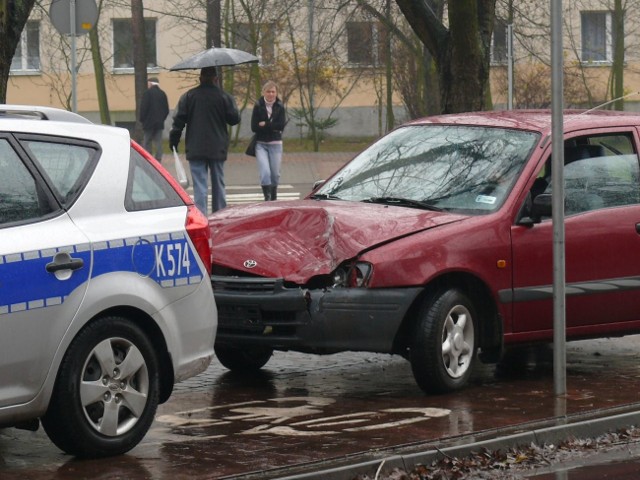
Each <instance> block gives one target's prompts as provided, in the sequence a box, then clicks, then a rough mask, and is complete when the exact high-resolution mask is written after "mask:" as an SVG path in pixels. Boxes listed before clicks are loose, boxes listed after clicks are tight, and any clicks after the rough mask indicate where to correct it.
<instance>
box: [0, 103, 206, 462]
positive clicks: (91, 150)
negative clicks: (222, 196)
mask: <svg viewBox="0 0 640 480" xmlns="http://www.w3.org/2000/svg"><path fill="white" fill-rule="evenodd" d="M210 268H211V237H210V233H209V228H208V224H207V219H206V218H205V217H204V216H203V215H202V214H201V213H200V212H199V211H198V210H197V208H196V207H195V206H194V204H193V201H192V200H191V198H190V197H189V196H188V195H187V193H186V192H185V191H184V190H183V189H182V188H181V187H180V186H179V185H178V184H177V182H176V181H175V180H174V179H173V178H172V177H171V176H170V174H169V173H168V172H167V171H166V170H165V169H164V168H163V167H162V166H161V165H160V164H159V163H157V162H156V161H155V160H154V159H153V158H152V157H151V156H150V155H149V154H148V153H147V152H146V151H144V149H142V148H141V147H140V146H139V145H137V144H136V143H135V142H133V141H131V140H130V137H129V133H128V132H127V130H125V129H121V128H115V127H107V126H101V125H94V124H92V123H90V122H88V121H87V120H85V119H84V118H83V117H81V116H79V115H76V114H73V113H71V112H66V111H63V110H57V109H51V108H41V107H27V106H22V107H21V106H13V105H12V106H9V105H0V352H2V353H1V354H0V427H19V428H20V427H21V428H29V429H36V428H38V426H39V423H42V425H43V427H44V429H45V431H46V433H47V435H48V436H49V438H50V439H51V440H52V441H53V442H54V443H55V444H56V445H57V446H58V447H59V448H60V449H62V450H63V451H65V452H67V453H70V454H73V455H76V456H79V457H103V456H109V455H116V454H121V453H124V452H126V451H128V450H130V449H131V448H133V447H134V446H136V445H137V444H138V442H140V440H141V439H142V438H143V437H144V435H145V434H146V432H147V431H148V429H149V427H150V425H151V423H152V421H153V419H154V415H155V412H156V409H157V406H158V404H159V403H163V402H165V401H166V400H167V399H168V398H169V396H170V394H171V392H172V389H173V385H174V383H176V382H179V381H181V380H184V379H186V378H189V377H192V376H194V375H196V374H198V373H200V372H202V371H203V370H205V369H206V368H207V366H208V365H209V363H210V361H211V359H212V357H213V344H214V339H215V331H216V326H217V311H216V305H215V302H214V298H213V293H212V289H211V283H210V279H209V276H210Z"/></svg>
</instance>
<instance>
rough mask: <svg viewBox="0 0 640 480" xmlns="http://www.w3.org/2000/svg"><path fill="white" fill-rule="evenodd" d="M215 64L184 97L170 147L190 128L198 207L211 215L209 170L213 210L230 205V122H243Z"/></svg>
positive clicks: (189, 153) (189, 147) (187, 149)
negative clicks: (227, 191) (226, 164)
mask: <svg viewBox="0 0 640 480" xmlns="http://www.w3.org/2000/svg"><path fill="white" fill-rule="evenodd" d="M217 80H218V77H217V72H216V68H215V67H206V68H203V69H202V70H201V71H200V85H199V86H197V87H195V88H192V89H191V90H189V91H188V92H186V93H185V94H183V95H182V97H180V100H179V102H178V107H177V108H176V111H175V114H174V116H173V126H172V127H171V132H170V133H169V146H170V147H171V148H173V147H176V149H177V147H178V144H179V143H180V137H181V136H182V129H183V128H184V127H185V125H186V127H187V132H186V135H185V152H186V155H187V160H188V161H189V168H190V170H191V178H192V180H193V193H194V201H195V204H196V206H197V207H198V208H199V209H200V210H201V211H202V212H203V213H204V214H205V215H207V203H208V202H207V193H208V190H209V189H208V186H207V171H208V172H209V173H210V175H211V200H212V209H213V211H214V212H215V211H218V210H220V209H221V208H224V207H226V206H227V202H226V199H225V184H224V162H225V161H226V159H227V151H228V149H229V131H228V128H227V125H237V124H238V123H240V113H239V112H238V107H237V106H236V102H235V100H234V99H233V97H232V96H231V95H229V94H228V93H227V92H225V91H223V90H222V89H221V88H220V87H219V86H218V84H217Z"/></svg>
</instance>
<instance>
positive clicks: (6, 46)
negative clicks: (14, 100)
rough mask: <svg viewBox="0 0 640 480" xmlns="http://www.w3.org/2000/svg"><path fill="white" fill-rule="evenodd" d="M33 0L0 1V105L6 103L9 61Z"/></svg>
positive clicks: (18, 40)
mask: <svg viewBox="0 0 640 480" xmlns="http://www.w3.org/2000/svg"><path fill="white" fill-rule="evenodd" d="M34 3H35V0H13V1H10V0H0V39H2V41H0V103H7V84H8V82H9V71H10V70H11V60H12V59H13V55H14V53H15V51H16V47H17V46H18V42H20V36H21V35H22V30H23V29H24V25H25V24H26V23H27V19H28V18H29V14H30V13H31V9H32V8H33V5H34Z"/></svg>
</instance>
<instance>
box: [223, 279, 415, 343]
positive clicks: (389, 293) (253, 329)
mask: <svg viewBox="0 0 640 480" xmlns="http://www.w3.org/2000/svg"><path fill="white" fill-rule="evenodd" d="M211 283H212V285H213V291H214V296H215V299H216V304H217V307H218V333H217V336H216V343H218V344H227V345H234V346H241V345H263V346H270V347H272V348H274V349H276V350H297V351H301V352H317V353H330V352H340V351H346V350H353V351H370V352H379V353H391V352H392V349H393V341H394V338H395V336H396V333H397V332H398V329H399V328H400V325H401V324H402V321H403V319H404V318H405V315H406V313H407V311H408V310H409V307H410V306H411V304H412V303H413V302H414V300H415V299H416V298H417V296H418V295H419V294H420V292H421V291H422V288H386V289H367V288H324V289H305V288H287V287H285V286H284V282H283V280H282V279H273V278H239V277H225V276H216V275H213V276H212V277H211Z"/></svg>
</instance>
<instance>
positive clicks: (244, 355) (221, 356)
mask: <svg viewBox="0 0 640 480" xmlns="http://www.w3.org/2000/svg"><path fill="white" fill-rule="evenodd" d="M215 352H216V356H217V357H218V360H219V361H220V363H221V364H222V365H223V366H225V367H226V368H228V369H229V370H232V371H234V372H255V371H256V370H260V369H261V368H262V367H264V366H265V365H266V364H267V362H268V361H269V359H270V358H271V355H273V349H272V348H270V347H260V346H247V347H231V346H228V345H216V346H215Z"/></svg>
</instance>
